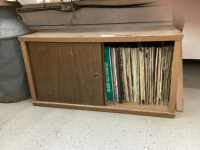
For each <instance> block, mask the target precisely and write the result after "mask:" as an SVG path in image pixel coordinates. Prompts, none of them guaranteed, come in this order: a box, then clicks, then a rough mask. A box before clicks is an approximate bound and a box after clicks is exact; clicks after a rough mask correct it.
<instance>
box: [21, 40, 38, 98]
mask: <svg viewBox="0 0 200 150" xmlns="http://www.w3.org/2000/svg"><path fill="white" fill-rule="evenodd" d="M21 47H22V53H23V57H24V63H25V67H26V73H27V77H28V82H29V87H30V91H31V96H32V101H36V100H37V94H36V89H35V84H34V78H33V72H32V66H31V63H30V57H29V53H28V48H27V44H26V43H25V42H21Z"/></svg>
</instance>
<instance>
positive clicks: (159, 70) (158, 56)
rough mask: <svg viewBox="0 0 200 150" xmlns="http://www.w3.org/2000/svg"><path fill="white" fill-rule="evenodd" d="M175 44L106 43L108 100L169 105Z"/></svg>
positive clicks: (105, 62)
mask: <svg viewBox="0 0 200 150" xmlns="http://www.w3.org/2000/svg"><path fill="white" fill-rule="evenodd" d="M173 50H174V43H173V42H143V43H106V44H105V45H104V64H105V85H106V99H107V100H114V101H116V102H119V103H123V102H138V103H139V104H140V105H145V104H156V105H159V104H168V102H169V95H170V85H171V65H172V58H173Z"/></svg>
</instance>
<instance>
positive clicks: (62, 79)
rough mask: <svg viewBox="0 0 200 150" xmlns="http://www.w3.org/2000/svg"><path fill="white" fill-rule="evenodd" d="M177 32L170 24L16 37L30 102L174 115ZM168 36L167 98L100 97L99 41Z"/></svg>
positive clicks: (179, 39)
mask: <svg viewBox="0 0 200 150" xmlns="http://www.w3.org/2000/svg"><path fill="white" fill-rule="evenodd" d="M182 39H183V34H182V33H181V32H180V31H179V30H177V29H176V28H175V27H173V26H148V27H145V26H143V27H141V26H140V27H130V28H128V27H126V28H105V29H102V28H101V29H97V28H94V29H86V28H85V29H75V28H72V29H53V30H46V31H42V32H38V33H33V34H29V35H25V36H21V37H19V40H20V42H21V47H22V52H23V56H24V62H25V66H26V71H27V76H28V80H29V86H30V89H31V95H32V103H33V104H34V105H36V106H48V107H60V108H69V109H82V110H92V111H105V112H115V113H126V114H136V115H148V116H157V117H170V118H173V117H175V103H176V95H177V83H178V73H179V72H178V71H179V63H180V59H182V58H181V46H182ZM147 41H173V42H174V51H173V58H172V73H171V86H170V95H169V103H168V104H167V105H155V104H148V105H142V106H140V105H139V104H138V103H134V102H124V103H122V104H119V103H117V102H114V101H106V100H105V75H104V74H105V73H104V72H105V69H104V55H103V54H104V50H103V47H104V43H108V42H109V43H112V42H113V43H116V42H147Z"/></svg>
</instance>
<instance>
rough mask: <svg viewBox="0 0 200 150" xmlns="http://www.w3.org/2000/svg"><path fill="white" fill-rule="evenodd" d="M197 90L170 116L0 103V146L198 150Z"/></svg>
mask: <svg viewBox="0 0 200 150" xmlns="http://www.w3.org/2000/svg"><path fill="white" fill-rule="evenodd" d="M199 97H200V89H192V88H184V100H185V111H184V112H183V113H177V116H176V118H175V119H169V118H158V117H148V116H137V115H127V114H117V113H106V112H95V111H83V110H72V109H62V108H47V107H38V106H33V105H32V104H31V100H26V101H23V102H18V103H13V104H0V150H36V149H37V150H47V149H48V150H62V149H63V150H117V149H118V150H141V149H153V150H155V149H158V150H170V149H171V150H185V149H186V150H199V149H200V117H199V114H200V109H199V108H200V100H199Z"/></svg>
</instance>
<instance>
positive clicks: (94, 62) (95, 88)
mask: <svg viewBox="0 0 200 150" xmlns="http://www.w3.org/2000/svg"><path fill="white" fill-rule="evenodd" d="M27 45H28V50H29V55H30V63H31V66H32V70H33V78H34V80H35V87H36V91H37V101H44V102H57V103H71V104H83V105H104V102H105V100H104V86H103V82H104V81H103V62H102V61H103V60H102V48H101V43H39V42H38V43H37V42H33V43H32V42H29V43H28V44H27Z"/></svg>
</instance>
